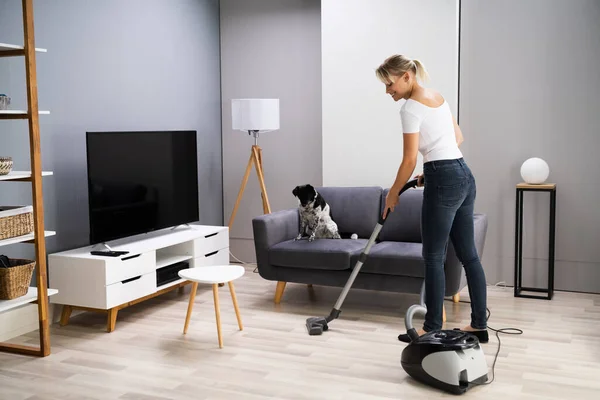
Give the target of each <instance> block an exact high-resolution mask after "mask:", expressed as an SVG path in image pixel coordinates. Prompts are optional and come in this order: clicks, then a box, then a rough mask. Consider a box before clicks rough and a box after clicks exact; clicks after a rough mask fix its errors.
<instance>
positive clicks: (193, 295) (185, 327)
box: [183, 282, 198, 335]
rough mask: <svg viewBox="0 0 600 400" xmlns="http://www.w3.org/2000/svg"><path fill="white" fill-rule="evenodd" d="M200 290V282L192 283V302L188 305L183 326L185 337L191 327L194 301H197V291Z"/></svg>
mask: <svg viewBox="0 0 600 400" xmlns="http://www.w3.org/2000/svg"><path fill="white" fill-rule="evenodd" d="M197 289H198V282H193V283H192V291H191V292H190V302H189V303H188V309H187V315H186V316H185V324H184V325H183V334H184V335H185V334H186V333H187V331H188V326H190V317H191V316H192V308H194V300H195V299H196V290H197Z"/></svg>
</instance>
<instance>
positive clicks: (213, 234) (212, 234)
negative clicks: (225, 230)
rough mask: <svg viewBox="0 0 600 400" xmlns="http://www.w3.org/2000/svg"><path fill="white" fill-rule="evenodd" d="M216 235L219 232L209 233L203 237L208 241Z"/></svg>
mask: <svg viewBox="0 0 600 400" xmlns="http://www.w3.org/2000/svg"><path fill="white" fill-rule="evenodd" d="M218 234H219V232H215V233H211V234H210V235H206V236H204V237H205V238H207V239H208V238H209V237H213V236H217V235H218Z"/></svg>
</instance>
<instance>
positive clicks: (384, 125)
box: [321, 0, 458, 187]
mask: <svg viewBox="0 0 600 400" xmlns="http://www.w3.org/2000/svg"><path fill="white" fill-rule="evenodd" d="M321 24H322V31H321V34H322V73H323V78H322V86H323V185H326V186H373V185H379V186H382V187H389V186H390V185H391V184H392V183H393V181H394V178H395V176H396V173H397V170H398V167H399V165H400V162H401V161H402V126H401V122H400V115H399V110H400V107H401V106H402V104H403V102H404V101H403V100H401V101H399V102H397V103H395V102H394V101H393V100H392V99H391V98H390V96H389V95H387V94H386V93H385V86H384V84H383V83H381V82H380V81H379V80H378V79H377V78H376V76H375V69H376V68H377V66H378V65H379V64H381V63H382V62H383V60H384V59H385V58H387V57H388V56H390V55H392V54H406V55H408V56H409V57H411V58H417V59H419V60H421V61H422V62H423V63H424V64H425V67H426V68H427V70H428V72H429V74H430V76H431V77H430V80H429V81H428V82H426V83H425V84H426V86H428V87H432V88H435V89H437V90H439V91H440V92H441V93H442V94H443V95H444V96H445V98H446V100H447V101H448V103H449V104H450V106H451V108H452V111H453V113H454V115H455V117H456V110H457V106H458V101H457V99H458V0H435V1H433V0H429V1H408V0H369V1H365V0H323V1H322V2H321ZM421 164H422V159H421V157H420V156H419V163H418V164H417V169H416V172H420V171H421V170H422V165H421Z"/></svg>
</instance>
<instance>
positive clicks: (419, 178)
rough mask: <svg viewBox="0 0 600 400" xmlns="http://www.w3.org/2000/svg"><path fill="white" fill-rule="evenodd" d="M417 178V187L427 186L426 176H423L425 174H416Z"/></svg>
mask: <svg viewBox="0 0 600 400" xmlns="http://www.w3.org/2000/svg"><path fill="white" fill-rule="evenodd" d="M415 179H416V180H417V187H421V186H425V178H424V177H423V174H419V175H417V176H415Z"/></svg>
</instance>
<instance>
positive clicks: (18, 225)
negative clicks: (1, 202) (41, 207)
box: [0, 206, 33, 240]
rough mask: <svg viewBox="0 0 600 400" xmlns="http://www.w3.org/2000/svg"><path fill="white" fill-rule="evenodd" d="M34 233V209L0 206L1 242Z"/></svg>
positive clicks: (29, 207)
mask: <svg viewBox="0 0 600 400" xmlns="http://www.w3.org/2000/svg"><path fill="white" fill-rule="evenodd" d="M31 232H33V207H31V206H27V207H23V206H18V207H13V206H10V207H2V206H0V240H4V239H10V238H13V237H17V236H22V235H27V234H29V233H31Z"/></svg>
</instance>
